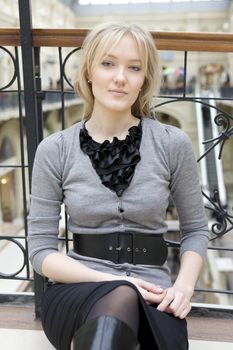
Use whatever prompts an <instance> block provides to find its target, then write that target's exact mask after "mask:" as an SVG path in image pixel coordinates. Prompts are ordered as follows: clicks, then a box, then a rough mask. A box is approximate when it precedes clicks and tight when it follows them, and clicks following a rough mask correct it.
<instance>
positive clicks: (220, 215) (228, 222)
mask: <svg viewBox="0 0 233 350" xmlns="http://www.w3.org/2000/svg"><path fill="white" fill-rule="evenodd" d="M202 194H203V196H204V197H205V198H206V199H207V200H208V201H209V202H210V204H211V205H205V208H207V209H209V210H210V211H211V212H212V216H213V218H214V219H215V220H216V221H215V222H214V223H213V224H212V226H211V231H212V233H213V234H214V235H215V237H213V238H211V239H210V240H211V241H213V240H215V239H216V238H219V237H222V236H223V235H225V234H226V233H227V232H229V231H231V230H232V228H233V216H232V215H230V214H229V213H228V212H227V210H226V209H224V208H223V206H222V204H221V203H220V200H219V193H218V190H215V191H214V192H213V197H212V198H210V197H209V196H207V194H206V193H204V192H203V191H202Z"/></svg>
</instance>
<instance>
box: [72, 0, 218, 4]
mask: <svg viewBox="0 0 233 350" xmlns="http://www.w3.org/2000/svg"><path fill="white" fill-rule="evenodd" d="M191 1H193V2H200V1H205V2H207V1H216V2H217V1H224V0H80V1H79V4H80V5H111V4H119V5H120V4H137V3H155V2H157V3H169V2H191Z"/></svg>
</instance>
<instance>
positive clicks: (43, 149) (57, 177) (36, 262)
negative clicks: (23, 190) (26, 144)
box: [28, 133, 63, 274]
mask: <svg viewBox="0 0 233 350" xmlns="http://www.w3.org/2000/svg"><path fill="white" fill-rule="evenodd" d="M62 157H63V155H62V134H61V133H55V134H53V135H51V136H49V137H47V138H45V139H44V140H43V141H42V142H41V143H40V144H39V146H38V148H37V151H36V155H35V159H34V164H33V171H32V186H31V195H30V200H31V201H30V210H29V215H28V249H29V258H30V261H31V263H32V265H33V268H34V269H35V271H36V272H38V273H39V274H42V272H41V265H42V262H43V260H44V258H45V257H46V256H47V255H48V254H50V253H52V252H56V251H57V250H58V232H59V220H60V219H61V216H60V212H61V204H62V200H63V191H62Z"/></svg>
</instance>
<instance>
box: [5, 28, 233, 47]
mask: <svg viewBox="0 0 233 350" xmlns="http://www.w3.org/2000/svg"><path fill="white" fill-rule="evenodd" d="M87 32H88V29H41V28H34V29H32V43H33V46H34V47H40V46H42V47H45V46H50V47H80V46H81V45H82V42H83V40H84V38H85V36H86V34H87ZM151 34H152V36H153V38H154V39H155V42H156V46H157V48H158V49H159V50H169V51H197V52H200V51H202V52H233V34H230V33H229V34H225V33H198V32H196V33H195V32H188V33H187V32H160V31H157V32H151ZM0 45H4V46H20V45H21V38H20V29H19V28H0Z"/></svg>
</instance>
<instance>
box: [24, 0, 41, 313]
mask: <svg viewBox="0 0 233 350" xmlns="http://www.w3.org/2000/svg"><path fill="white" fill-rule="evenodd" d="M18 5H19V20H20V35H21V48H22V64H23V81H24V103H25V120H26V135H27V152H28V166H29V184H30V187H31V175H32V166H33V161H34V157H35V152H36V148H37V145H38V143H39V141H40V139H39V132H38V130H39V127H38V109H37V103H38V102H39V101H38V102H37V101H36V74H35V62H34V58H35V50H34V48H33V45H32V31H31V29H32V20H31V1H30V0H18ZM41 112H42V111H41ZM34 286H35V313H36V317H40V307H41V299H42V295H43V291H44V280H43V278H42V277H41V276H39V275H38V274H36V273H35V283H34Z"/></svg>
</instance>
